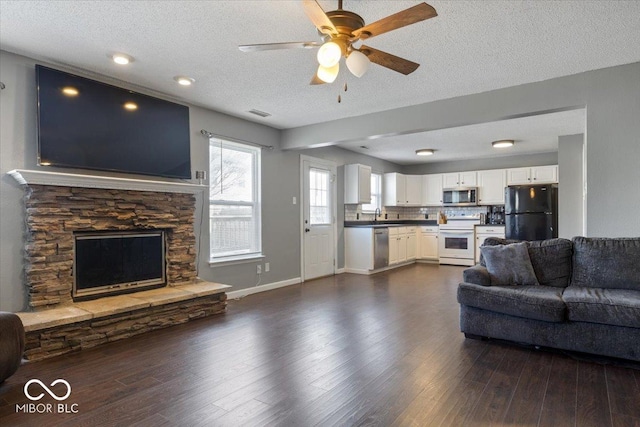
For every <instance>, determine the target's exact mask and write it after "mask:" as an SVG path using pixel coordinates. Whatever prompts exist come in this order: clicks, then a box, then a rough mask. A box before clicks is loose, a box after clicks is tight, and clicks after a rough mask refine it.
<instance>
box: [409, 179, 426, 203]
mask: <svg viewBox="0 0 640 427" xmlns="http://www.w3.org/2000/svg"><path fill="white" fill-rule="evenodd" d="M405 179H406V186H405V196H406V199H407V203H406V204H407V206H420V205H422V175H406V176H405Z"/></svg>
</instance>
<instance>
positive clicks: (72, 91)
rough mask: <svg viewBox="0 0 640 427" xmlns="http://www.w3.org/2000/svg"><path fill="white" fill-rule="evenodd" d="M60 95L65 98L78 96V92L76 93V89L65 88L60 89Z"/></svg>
mask: <svg viewBox="0 0 640 427" xmlns="http://www.w3.org/2000/svg"><path fill="white" fill-rule="evenodd" d="M62 93H64V94H65V95H67V96H78V94H79V93H80V92H78V89H76V88H75V87H72V86H65V87H63V88H62Z"/></svg>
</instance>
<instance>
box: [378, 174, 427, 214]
mask: <svg viewBox="0 0 640 427" xmlns="http://www.w3.org/2000/svg"><path fill="white" fill-rule="evenodd" d="M383 193H384V205H385V206H420V205H421V201H422V200H421V199H422V197H421V196H422V177H421V176H420V175H403V174H401V173H396V172H394V173H385V174H384V180H383Z"/></svg>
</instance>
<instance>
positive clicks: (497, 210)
mask: <svg viewBox="0 0 640 427" xmlns="http://www.w3.org/2000/svg"><path fill="white" fill-rule="evenodd" d="M488 216H489V218H488V219H489V224H504V206H502V205H499V206H490V207H489V214H488Z"/></svg>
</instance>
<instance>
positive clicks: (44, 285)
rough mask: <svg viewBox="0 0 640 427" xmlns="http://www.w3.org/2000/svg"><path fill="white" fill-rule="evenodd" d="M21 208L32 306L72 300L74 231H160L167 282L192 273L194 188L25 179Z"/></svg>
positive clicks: (179, 281)
mask: <svg viewBox="0 0 640 427" xmlns="http://www.w3.org/2000/svg"><path fill="white" fill-rule="evenodd" d="M25 209H26V227H27V230H26V242H27V243H26V248H25V278H26V285H27V288H28V290H29V305H30V306H31V307H34V308H36V309H40V308H51V307H55V306H57V305H58V304H67V303H70V302H71V301H72V298H71V290H72V287H73V281H74V276H73V268H72V267H73V259H74V236H75V235H76V233H78V232H90V231H93V232H95V231H138V230H159V231H163V232H164V233H165V240H166V280H167V285H168V286H179V285H180V284H186V283H193V282H194V280H195V278H196V265H195V263H196V247H195V244H196V239H195V235H194V227H193V220H194V210H195V197H194V195H193V194H184V193H166V192H163V193H157V192H150V191H137V190H120V189H102V188H79V187H60V186H52V185H28V186H27V187H26V188H25Z"/></svg>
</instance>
